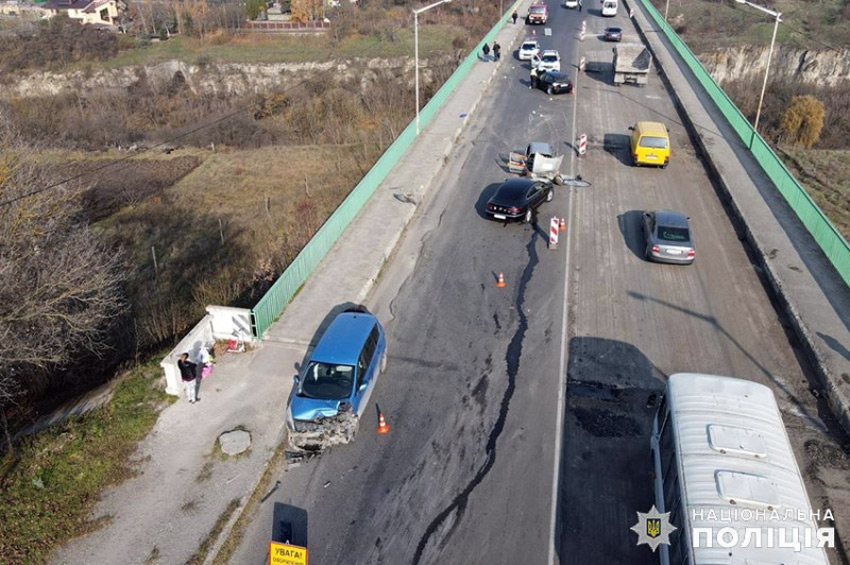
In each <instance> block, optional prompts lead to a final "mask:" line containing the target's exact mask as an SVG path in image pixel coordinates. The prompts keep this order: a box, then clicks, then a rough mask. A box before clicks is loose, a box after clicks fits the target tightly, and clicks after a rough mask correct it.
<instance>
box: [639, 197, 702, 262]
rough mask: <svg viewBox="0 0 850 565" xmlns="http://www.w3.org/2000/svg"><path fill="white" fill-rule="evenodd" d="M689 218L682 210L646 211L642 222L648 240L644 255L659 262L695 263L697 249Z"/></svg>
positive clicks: (645, 237) (646, 240) (649, 259)
mask: <svg viewBox="0 0 850 565" xmlns="http://www.w3.org/2000/svg"><path fill="white" fill-rule="evenodd" d="M689 220H690V218H688V217H687V216H685V215H684V214H682V213H681V212H674V211H673V210H653V211H648V212H644V214H643V221H642V222H641V230H642V231H643V236H644V240H645V242H646V247H645V248H644V252H643V253H644V257H645V258H646V259H647V260H648V261H656V262H658V263H677V264H683V265H690V264H691V263H693V262H694V258H695V256H696V250H695V249H694V240H693V233H692V232H691V228H690V225H689V224H688V221H689Z"/></svg>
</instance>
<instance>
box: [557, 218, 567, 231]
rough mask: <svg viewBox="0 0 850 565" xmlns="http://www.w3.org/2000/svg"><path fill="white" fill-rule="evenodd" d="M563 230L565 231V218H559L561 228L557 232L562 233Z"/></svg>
mask: <svg viewBox="0 0 850 565" xmlns="http://www.w3.org/2000/svg"><path fill="white" fill-rule="evenodd" d="M565 229H567V220H566V218H561V227H560V228H558V230H559V231H564V230H565Z"/></svg>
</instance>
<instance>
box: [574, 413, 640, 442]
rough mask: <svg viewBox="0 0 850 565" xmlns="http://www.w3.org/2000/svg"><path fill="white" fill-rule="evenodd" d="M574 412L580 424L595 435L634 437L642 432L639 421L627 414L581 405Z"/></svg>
mask: <svg viewBox="0 0 850 565" xmlns="http://www.w3.org/2000/svg"><path fill="white" fill-rule="evenodd" d="M572 413H573V414H574V415H575V418H576V420H577V421H578V425H579V426H581V427H582V429H584V430H585V431H586V432H587V433H589V434H590V435H592V436H594V437H634V436H639V435H640V433H641V432H640V424H639V423H638V421H637V420H635V419H634V418H632V417H631V416H627V415H625V414H617V413H615V412H613V411H611V410H606V409H602V408H584V407H581V406H574V407H573V408H572Z"/></svg>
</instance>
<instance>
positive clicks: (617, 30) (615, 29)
mask: <svg viewBox="0 0 850 565" xmlns="http://www.w3.org/2000/svg"><path fill="white" fill-rule="evenodd" d="M621 31H623V30H621V29H620V28H618V27H609V28H608V33H610V34H614V35H616V34H618V33H620V32H621Z"/></svg>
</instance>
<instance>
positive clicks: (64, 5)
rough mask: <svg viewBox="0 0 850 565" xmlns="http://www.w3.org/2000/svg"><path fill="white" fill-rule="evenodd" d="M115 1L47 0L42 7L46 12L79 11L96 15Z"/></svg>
mask: <svg viewBox="0 0 850 565" xmlns="http://www.w3.org/2000/svg"><path fill="white" fill-rule="evenodd" d="M113 1H114V0H47V2H45V3H44V4H42V5H41V7H42V8H44V9H45V10H55V11H67V10H79V11H82V12H87V13H90V14H91V13H94V12H96V11H97V10H99V9H100V8H102V7H103V6H106V5H108V4H110V3H111V2H113Z"/></svg>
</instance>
